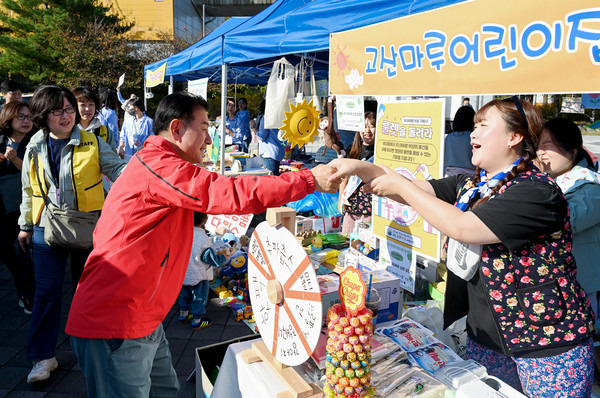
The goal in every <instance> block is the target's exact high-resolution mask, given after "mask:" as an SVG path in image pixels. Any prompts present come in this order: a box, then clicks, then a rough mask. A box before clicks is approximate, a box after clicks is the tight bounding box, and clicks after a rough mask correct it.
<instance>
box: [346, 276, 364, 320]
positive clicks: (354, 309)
mask: <svg viewBox="0 0 600 398" xmlns="http://www.w3.org/2000/svg"><path fill="white" fill-rule="evenodd" d="M366 292H367V285H366V284H365V282H364V281H363V280H362V277H361V275H360V271H359V270H357V269H356V268H352V267H348V268H346V269H345V270H344V271H342V273H341V274H340V298H341V299H342V303H343V304H344V307H345V308H346V311H347V312H349V313H350V314H352V315H357V314H358V312H359V311H360V310H362V309H363V308H364V307H365V294H366Z"/></svg>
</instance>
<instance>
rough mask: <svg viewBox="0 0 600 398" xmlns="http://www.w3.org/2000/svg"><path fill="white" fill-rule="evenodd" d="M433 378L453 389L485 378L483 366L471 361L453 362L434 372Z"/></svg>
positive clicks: (485, 372) (485, 371)
mask: <svg viewBox="0 0 600 398" xmlns="http://www.w3.org/2000/svg"><path fill="white" fill-rule="evenodd" d="M433 375H434V377H435V378H436V379H438V380H440V381H441V382H443V383H444V384H446V385H447V386H449V387H452V388H454V389H456V388H458V387H459V386H461V385H463V384H467V383H469V382H471V381H473V380H479V379H484V378H486V377H487V375H488V374H487V370H486V368H485V366H483V365H482V364H480V363H479V362H477V361H474V360H473V359H467V360H466V361H460V362H454V363H451V364H448V365H446V366H444V367H443V368H440V369H438V370H436V371H435V372H434V373H433Z"/></svg>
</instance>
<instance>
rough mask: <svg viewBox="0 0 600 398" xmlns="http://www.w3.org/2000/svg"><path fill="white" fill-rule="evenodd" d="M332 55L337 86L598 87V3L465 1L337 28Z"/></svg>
mask: <svg viewBox="0 0 600 398" xmlns="http://www.w3.org/2000/svg"><path fill="white" fill-rule="evenodd" d="M390 32H393V34H390ZM329 59H330V60H331V61H330V63H329V79H330V85H329V90H330V92H332V93H335V94H337V95H340V94H347V95H453V94H463V95H465V94H515V93H596V92H598V91H599V90H600V8H599V4H598V1H597V0H578V1H556V0H555V1H550V2H548V1H546V0H527V1H522V0H505V1H496V0H477V1H466V2H464V3H459V4H454V5H451V6H448V7H442V8H439V9H436V10H432V11H429V12H423V13H419V14H415V15H409V16H406V17H402V18H398V19H394V20H391V21H388V22H384V23H379V24H374V25H371V26H367V27H364V28H360V29H355V30H350V31H346V32H340V33H333V34H332V35H331V37H330V45H329Z"/></svg>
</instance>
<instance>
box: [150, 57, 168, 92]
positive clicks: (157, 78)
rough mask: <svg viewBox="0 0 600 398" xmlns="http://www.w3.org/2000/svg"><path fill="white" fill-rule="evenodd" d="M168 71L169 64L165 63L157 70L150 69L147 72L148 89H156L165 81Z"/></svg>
mask: <svg viewBox="0 0 600 398" xmlns="http://www.w3.org/2000/svg"><path fill="white" fill-rule="evenodd" d="M166 71H167V63H166V62H165V63H164V64H162V65H161V66H159V67H158V68H156V69H155V70H150V69H148V70H147V71H146V87H148V88H150V87H156V86H158V85H159V84H162V83H163V82H164V81H165V73H166Z"/></svg>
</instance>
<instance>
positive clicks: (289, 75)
mask: <svg viewBox="0 0 600 398" xmlns="http://www.w3.org/2000/svg"><path fill="white" fill-rule="evenodd" d="M294 93H295V90H294V66H293V65H292V64H291V63H289V62H288V61H287V60H286V59H285V58H281V59H280V60H278V61H275V62H274V63H273V70H272V71H271V76H269V81H268V83H267V93H266V96H265V117H264V118H265V123H264V128H266V129H278V128H279V127H281V126H283V124H284V123H283V121H284V120H285V112H289V111H290V106H289V103H290V102H293V101H294Z"/></svg>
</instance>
